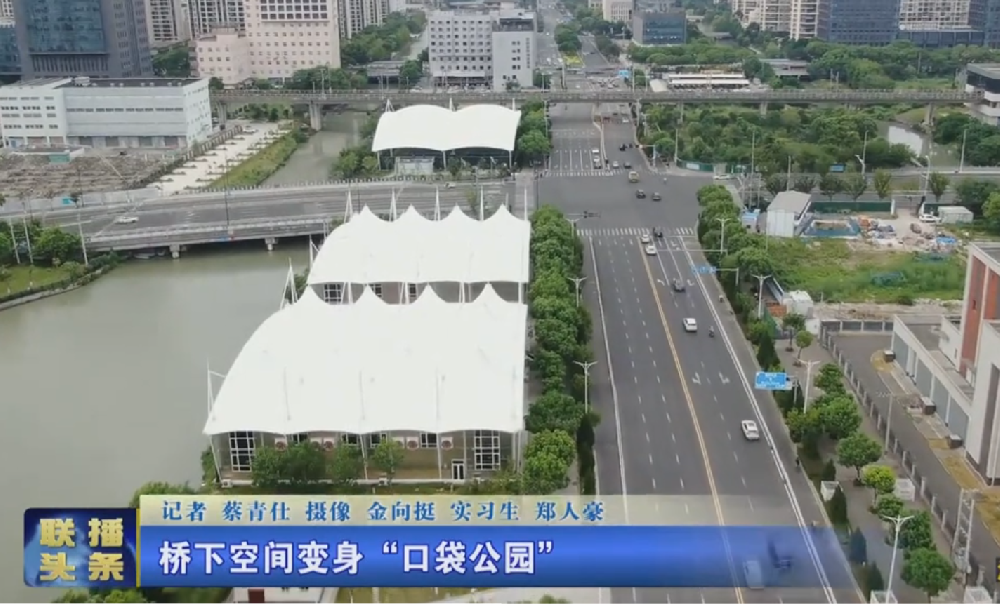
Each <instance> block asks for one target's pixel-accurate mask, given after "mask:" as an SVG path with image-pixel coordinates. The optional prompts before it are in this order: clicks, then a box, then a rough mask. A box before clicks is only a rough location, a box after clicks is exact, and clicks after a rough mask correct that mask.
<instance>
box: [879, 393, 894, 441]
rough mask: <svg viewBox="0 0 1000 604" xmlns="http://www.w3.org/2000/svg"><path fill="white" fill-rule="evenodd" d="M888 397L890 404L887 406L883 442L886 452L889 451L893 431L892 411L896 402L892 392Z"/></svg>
mask: <svg viewBox="0 0 1000 604" xmlns="http://www.w3.org/2000/svg"><path fill="white" fill-rule="evenodd" d="M888 398H889V404H888V405H886V407H885V441H884V442H883V443H882V450H883V451H884V452H886V453H888V452H889V434H891V433H892V411H893V403H894V402H895V399H894V397H893V396H892V395H891V394H890V395H889V396H888Z"/></svg>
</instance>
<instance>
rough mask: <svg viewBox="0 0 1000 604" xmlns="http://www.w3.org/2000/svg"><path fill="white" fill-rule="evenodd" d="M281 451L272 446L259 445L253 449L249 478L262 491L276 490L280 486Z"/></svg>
mask: <svg viewBox="0 0 1000 604" xmlns="http://www.w3.org/2000/svg"><path fill="white" fill-rule="evenodd" d="M281 453H282V452H281V451H278V450H277V449H275V448H274V447H259V448H257V449H256V450H255V451H254V455H253V465H252V466H251V468H250V479H251V481H252V483H253V486H255V487H257V488H258V489H260V490H262V491H264V492H272V493H273V492H276V491H277V490H278V489H279V488H280V486H281V480H282V478H283V477H282V475H281V470H282V460H281Z"/></svg>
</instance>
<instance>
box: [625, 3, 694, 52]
mask: <svg viewBox="0 0 1000 604" xmlns="http://www.w3.org/2000/svg"><path fill="white" fill-rule="evenodd" d="M637 10H638V12H636V14H635V15H633V16H632V40H633V41H634V42H635V43H636V44H642V45H666V44H684V43H686V42H687V13H686V12H685V11H684V9H682V8H671V9H668V10H666V11H653V10H641V9H637Z"/></svg>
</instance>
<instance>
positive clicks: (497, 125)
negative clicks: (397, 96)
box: [372, 105, 521, 152]
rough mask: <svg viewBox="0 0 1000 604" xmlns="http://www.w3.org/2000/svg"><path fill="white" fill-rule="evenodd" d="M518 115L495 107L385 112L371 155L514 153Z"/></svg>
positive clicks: (424, 107) (416, 107)
mask: <svg viewBox="0 0 1000 604" xmlns="http://www.w3.org/2000/svg"><path fill="white" fill-rule="evenodd" d="M520 122H521V112H520V111H517V110H515V109H510V108H508V107H501V106H499V105H472V106H469V107H464V108H462V109H459V110H457V111H452V110H450V109H445V108H444V107H437V106H434V105H412V106H410V107H404V108H403V109H400V110H398V111H387V112H385V113H383V114H382V117H380V118H379V120H378V126H377V127H376V128H375V137H374V138H373V139H372V151H376V152H378V151H386V150H389V149H432V150H434V151H442V152H443V151H451V150H453V149H469V148H475V147H481V148H486V149H502V150H504V151H513V150H514V139H515V138H516V137H517V126H518V124H519V123H520Z"/></svg>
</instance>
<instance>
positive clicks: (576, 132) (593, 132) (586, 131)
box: [552, 126, 601, 140]
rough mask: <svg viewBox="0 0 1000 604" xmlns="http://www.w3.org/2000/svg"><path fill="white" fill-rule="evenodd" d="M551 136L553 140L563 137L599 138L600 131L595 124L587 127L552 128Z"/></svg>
mask: <svg viewBox="0 0 1000 604" xmlns="http://www.w3.org/2000/svg"><path fill="white" fill-rule="evenodd" d="M552 138H553V139H555V140H559V139H563V138H596V139H600V138H601V131H600V130H598V129H597V126H591V127H589V128H567V129H561V128H553V129H552Z"/></svg>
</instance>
